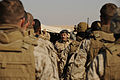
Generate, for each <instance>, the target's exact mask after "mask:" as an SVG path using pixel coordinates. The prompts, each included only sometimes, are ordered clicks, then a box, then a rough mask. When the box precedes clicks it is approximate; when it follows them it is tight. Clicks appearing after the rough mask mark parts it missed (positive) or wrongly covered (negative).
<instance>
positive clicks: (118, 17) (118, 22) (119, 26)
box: [110, 8, 120, 34]
mask: <svg viewBox="0 0 120 80" xmlns="http://www.w3.org/2000/svg"><path fill="white" fill-rule="evenodd" d="M110 30H111V32H113V33H114V34H120V8H118V9H117V10H116V13H115V15H114V16H113V18H112V21H111V26H110Z"/></svg>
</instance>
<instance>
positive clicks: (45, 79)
mask: <svg viewBox="0 0 120 80" xmlns="http://www.w3.org/2000/svg"><path fill="white" fill-rule="evenodd" d="M34 49H35V50H34V55H35V65H36V73H37V80H59V77H58V68H57V60H56V57H57V55H56V51H55V50H54V47H53V45H52V44H51V43H50V42H49V41H47V40H43V39H41V38H39V40H38V46H37V47H35V48H34Z"/></svg>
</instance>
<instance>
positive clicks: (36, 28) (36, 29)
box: [33, 19, 41, 32]
mask: <svg viewBox="0 0 120 80" xmlns="http://www.w3.org/2000/svg"><path fill="white" fill-rule="evenodd" d="M33 21H34V22H35V24H34V26H33V28H34V32H37V31H38V29H39V28H41V22H40V21H39V20H38V19H34V20H33Z"/></svg>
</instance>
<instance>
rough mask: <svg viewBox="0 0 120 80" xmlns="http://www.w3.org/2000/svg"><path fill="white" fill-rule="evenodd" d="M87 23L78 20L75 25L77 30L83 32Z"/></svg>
mask: <svg viewBox="0 0 120 80" xmlns="http://www.w3.org/2000/svg"><path fill="white" fill-rule="evenodd" d="M87 27H88V24H87V23H86V22H80V23H79V24H78V25H77V32H85V31H86V30H87Z"/></svg>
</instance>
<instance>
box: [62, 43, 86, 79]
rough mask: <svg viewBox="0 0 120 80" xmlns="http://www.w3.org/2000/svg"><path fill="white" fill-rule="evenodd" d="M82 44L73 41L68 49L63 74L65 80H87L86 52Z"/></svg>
mask: <svg viewBox="0 0 120 80" xmlns="http://www.w3.org/2000/svg"><path fill="white" fill-rule="evenodd" d="M83 46H84V45H83V44H82V43H81V42H77V41H73V42H72V43H71V44H70V45H69V46H68V47H67V48H66V49H65V52H64V54H66V60H65V63H66V64H65V65H64V69H63V73H62V78H61V79H63V80H85V75H86V73H85V63H86V60H87V53H86V50H85V49H84V48H83Z"/></svg>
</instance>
